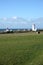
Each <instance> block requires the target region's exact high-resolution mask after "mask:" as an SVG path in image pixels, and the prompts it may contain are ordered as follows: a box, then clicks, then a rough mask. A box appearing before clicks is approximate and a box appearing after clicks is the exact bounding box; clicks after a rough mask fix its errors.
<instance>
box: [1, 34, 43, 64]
mask: <svg viewBox="0 0 43 65" xmlns="http://www.w3.org/2000/svg"><path fill="white" fill-rule="evenodd" d="M0 65H43V34H29V33H20V34H19V33H18V34H0Z"/></svg>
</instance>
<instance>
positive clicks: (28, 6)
mask: <svg viewBox="0 0 43 65" xmlns="http://www.w3.org/2000/svg"><path fill="white" fill-rule="evenodd" d="M12 17H15V18H16V17H21V18H24V19H26V20H32V19H36V18H40V17H43V0H0V19H1V18H4V19H6V18H12ZM18 23H19V22H18ZM18 23H17V24H18ZM30 23H31V22H30ZM2 24H3V25H4V27H7V26H9V27H10V26H11V24H12V27H14V23H12V22H11V23H9V22H1V21H0V25H1V27H3V26H2ZM8 24H9V25H8ZM19 24H20V25H21V23H19ZM5 25H6V26H5ZM26 26H27V25H26ZM19 27H20V26H19ZM24 27H25V25H24Z"/></svg>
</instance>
